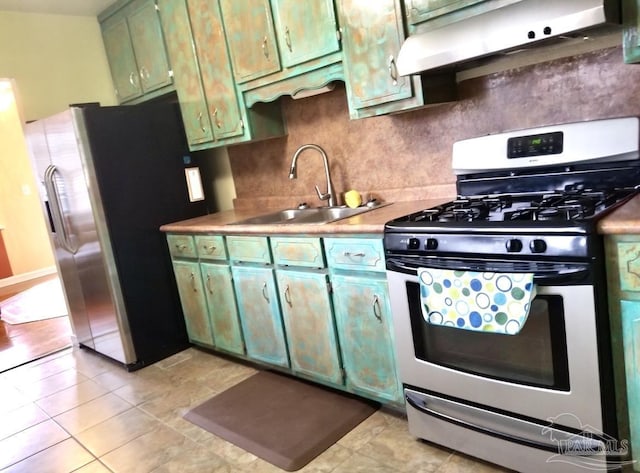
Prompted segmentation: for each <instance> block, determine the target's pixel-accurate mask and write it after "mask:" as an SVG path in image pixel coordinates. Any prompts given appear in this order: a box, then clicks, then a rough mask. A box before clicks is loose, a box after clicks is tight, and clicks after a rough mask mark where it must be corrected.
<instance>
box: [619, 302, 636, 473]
mask: <svg viewBox="0 0 640 473" xmlns="http://www.w3.org/2000/svg"><path fill="white" fill-rule="evenodd" d="M621 310H622V340H623V345H624V368H625V373H626V382H627V402H628V409H629V434H630V439H629V441H630V442H631V454H632V455H633V460H635V461H636V465H638V463H639V462H640V302H639V301H621ZM634 469H635V470H636V471H640V469H639V467H638V466H636V467H635V468H634Z"/></svg>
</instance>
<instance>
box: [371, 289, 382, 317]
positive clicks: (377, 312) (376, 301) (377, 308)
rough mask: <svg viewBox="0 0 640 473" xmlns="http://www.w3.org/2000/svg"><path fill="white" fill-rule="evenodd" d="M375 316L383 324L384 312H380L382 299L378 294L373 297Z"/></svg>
mask: <svg viewBox="0 0 640 473" xmlns="http://www.w3.org/2000/svg"><path fill="white" fill-rule="evenodd" d="M372 305H373V316H374V317H375V318H376V319H377V320H378V322H380V323H382V312H381V310H380V299H379V298H378V295H377V294H374V296H373V304H372Z"/></svg>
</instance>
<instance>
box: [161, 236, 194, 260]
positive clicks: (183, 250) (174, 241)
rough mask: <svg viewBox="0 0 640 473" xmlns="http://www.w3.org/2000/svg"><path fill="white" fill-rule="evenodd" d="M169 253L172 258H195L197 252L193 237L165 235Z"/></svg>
mask: <svg viewBox="0 0 640 473" xmlns="http://www.w3.org/2000/svg"><path fill="white" fill-rule="evenodd" d="M167 243H168V244H169V253H171V256H173V257H174V258H197V256H198V252H197V251H196V245H195V242H194V240H193V235H173V234H169V235H167Z"/></svg>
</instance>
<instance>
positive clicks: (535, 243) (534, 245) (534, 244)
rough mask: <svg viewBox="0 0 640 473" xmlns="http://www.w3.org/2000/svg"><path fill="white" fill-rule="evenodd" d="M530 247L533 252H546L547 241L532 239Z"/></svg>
mask: <svg viewBox="0 0 640 473" xmlns="http://www.w3.org/2000/svg"><path fill="white" fill-rule="evenodd" d="M529 249H530V250H531V253H544V252H545V251H547V243H546V242H545V241H544V240H531V243H529Z"/></svg>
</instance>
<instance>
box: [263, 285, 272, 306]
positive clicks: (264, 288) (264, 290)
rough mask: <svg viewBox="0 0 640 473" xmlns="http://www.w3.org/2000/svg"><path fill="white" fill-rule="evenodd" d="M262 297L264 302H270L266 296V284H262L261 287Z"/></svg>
mask: <svg viewBox="0 0 640 473" xmlns="http://www.w3.org/2000/svg"><path fill="white" fill-rule="evenodd" d="M262 297H264V300H266V301H267V302H271V301H270V300H269V296H268V295H267V283H264V284H263V285H262Z"/></svg>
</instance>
